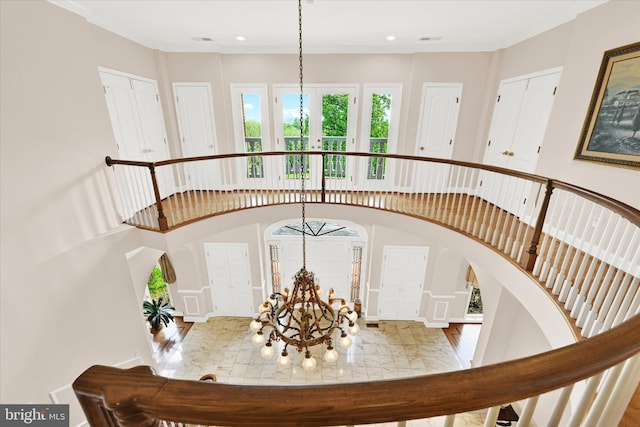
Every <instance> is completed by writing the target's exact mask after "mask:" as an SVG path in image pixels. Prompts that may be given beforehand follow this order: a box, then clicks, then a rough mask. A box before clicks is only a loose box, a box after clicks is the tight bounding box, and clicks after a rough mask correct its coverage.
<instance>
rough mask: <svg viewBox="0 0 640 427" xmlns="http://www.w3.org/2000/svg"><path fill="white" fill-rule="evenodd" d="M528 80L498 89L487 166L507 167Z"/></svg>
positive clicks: (506, 83)
mask: <svg viewBox="0 0 640 427" xmlns="http://www.w3.org/2000/svg"><path fill="white" fill-rule="evenodd" d="M526 87H527V80H516V81H508V82H502V83H501V84H500V88H499V89H498V97H497V98H496V105H495V109H494V110H493V119H492V121H491V130H490V132H489V141H488V142H487V148H486V150H485V154H484V163H485V164H487V165H493V166H501V167H507V166H508V162H509V155H508V154H509V152H510V151H511V144H512V143H513V137H514V135H515V134H516V128H517V126H518V119H519V116H520V107H521V106H522V100H523V98H524V91H525V89H526Z"/></svg>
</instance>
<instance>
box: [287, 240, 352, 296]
mask: <svg viewBox="0 0 640 427" xmlns="http://www.w3.org/2000/svg"><path fill="white" fill-rule="evenodd" d="M281 262H282V272H283V276H282V288H283V289H284V288H289V289H290V290H292V289H293V276H294V275H295V273H297V272H298V270H300V268H302V241H301V240H300V239H295V240H294V239H291V240H288V239H287V240H282V258H281ZM351 262H352V251H351V242H350V240H340V239H338V238H331V237H329V238H326V239H321V238H313V239H307V270H309V271H312V272H313V273H314V275H315V278H316V281H317V282H318V283H319V284H320V287H321V288H322V292H323V295H322V297H323V299H324V298H325V297H326V295H327V291H328V290H329V289H330V288H333V289H334V290H335V291H336V294H337V295H338V296H339V297H341V298H345V299H348V298H349V291H350V289H349V286H350V284H351V281H350V278H349V274H350V272H351Z"/></svg>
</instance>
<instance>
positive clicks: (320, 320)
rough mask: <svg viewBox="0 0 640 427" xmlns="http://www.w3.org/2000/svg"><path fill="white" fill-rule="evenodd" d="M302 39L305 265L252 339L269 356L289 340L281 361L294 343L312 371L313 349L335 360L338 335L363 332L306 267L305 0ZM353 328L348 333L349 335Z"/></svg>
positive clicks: (345, 342) (274, 298)
mask: <svg viewBox="0 0 640 427" xmlns="http://www.w3.org/2000/svg"><path fill="white" fill-rule="evenodd" d="M298 42H299V56H298V59H299V69H300V146H301V147H302V149H301V152H300V164H301V171H300V182H301V185H300V202H301V206H302V227H301V229H300V230H301V233H302V268H301V269H300V271H298V272H297V273H296V275H295V276H294V278H293V279H294V281H293V291H292V292H289V289H287V288H285V290H284V292H282V293H280V292H278V293H274V294H271V296H270V297H269V298H268V299H267V300H266V301H265V302H264V303H263V304H261V305H260V307H259V309H258V313H259V314H258V316H257V317H256V318H255V319H254V320H252V321H251V324H250V325H249V327H250V329H251V330H252V331H253V332H255V335H253V337H252V338H251V341H252V342H253V343H254V344H255V345H256V346H262V350H261V351H260V353H261V355H262V357H264V358H265V359H270V358H272V357H273V356H274V355H275V349H274V346H273V344H274V342H278V341H280V342H282V343H284V348H283V350H282V352H281V353H280V355H279V356H278V359H277V363H278V365H280V366H282V367H285V366H288V365H289V364H290V363H291V361H290V358H289V353H288V352H287V348H289V347H290V346H291V347H294V348H295V349H296V350H298V352H302V351H304V352H305V356H304V360H303V362H302V368H303V369H304V370H305V371H309V370H312V369H314V368H315V366H316V359H315V358H314V357H313V356H312V355H311V352H310V351H309V348H310V347H313V346H315V345H320V344H324V345H326V350H325V353H324V360H325V361H326V362H329V363H331V362H335V361H336V360H338V352H337V351H336V350H335V348H334V338H335V339H337V342H338V344H339V345H340V346H341V347H344V348H348V347H349V346H351V343H352V339H351V337H350V336H349V334H351V335H355V334H357V333H358V332H359V330H360V327H359V326H358V324H357V323H356V320H357V319H358V314H357V313H356V312H355V311H353V310H352V309H351V308H350V307H349V306H348V305H347V302H346V301H345V300H344V299H342V298H337V297H336V295H335V292H334V290H333V289H329V292H328V293H327V299H326V301H325V300H322V297H321V289H320V286H318V284H317V283H316V281H315V278H314V274H313V272H311V271H307V269H306V264H307V262H306V261H307V256H306V252H307V250H306V249H307V246H306V234H305V227H306V225H305V224H306V223H305V220H306V213H305V201H306V194H305V186H304V178H305V167H306V163H305V154H304V151H305V144H304V108H303V99H304V90H303V73H302V0H298ZM347 332H348V333H347Z"/></svg>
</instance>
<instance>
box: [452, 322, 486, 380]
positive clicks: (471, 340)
mask: <svg viewBox="0 0 640 427" xmlns="http://www.w3.org/2000/svg"><path fill="white" fill-rule="evenodd" d="M480 328H482V324H481V323H451V324H450V325H449V327H448V328H442V331H443V332H444V334H445V335H446V337H447V339H448V340H449V343H451V346H452V347H453V350H454V351H455V352H456V356H458V359H459V360H460V364H462V366H463V367H464V368H465V369H468V368H470V367H471V361H472V360H473V354H474V352H475V350H476V344H477V343H478V336H479V335H480Z"/></svg>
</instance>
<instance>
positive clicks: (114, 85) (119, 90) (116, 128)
mask: <svg viewBox="0 0 640 427" xmlns="http://www.w3.org/2000/svg"><path fill="white" fill-rule="evenodd" d="M100 78H101V80H102V85H103V88H104V93H105V98H106V101H107V108H108V110H109V117H110V118H111V125H112V127H113V133H114V136H115V139H116V144H117V146H118V154H119V155H120V158H121V159H124V160H140V161H147V162H157V161H160V160H166V159H168V158H170V154H169V148H168V146H167V138H166V134H165V127H164V120H163V118H162V108H161V106H160V97H159V96H158V87H157V84H156V82H155V81H154V80H149V79H145V78H143V77H139V78H138V77H136V76H132V75H126V74H122V73H117V72H109V71H106V70H104V69H102V70H100ZM137 172H140V173H138V174H135V172H133V169H131V168H128V169H127V173H126V177H127V182H128V187H129V189H130V191H131V192H132V197H131V198H130V199H131V200H136V202H135V203H134V204H132V206H131V207H130V208H131V209H133V211H136V210H139V209H142V208H145V207H147V206H149V205H151V204H153V203H155V201H156V200H155V196H154V193H153V189H152V185H151V179H150V175H149V172H148V171H146V170H145V171H142V170H139V171H137ZM136 177H137V179H136ZM156 178H157V182H158V188H159V190H160V196H161V197H162V198H164V197H167V196H168V195H170V194H172V193H173V192H174V188H175V185H174V180H173V173H172V171H171V168H170V167H166V166H165V167H159V168H156ZM136 181H137V182H138V183H139V184H141V185H140V186H139V185H137V184H136ZM133 195H135V197H133ZM132 203H133V202H132ZM130 213H132V212H130ZM126 214H127V213H125V215H126Z"/></svg>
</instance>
